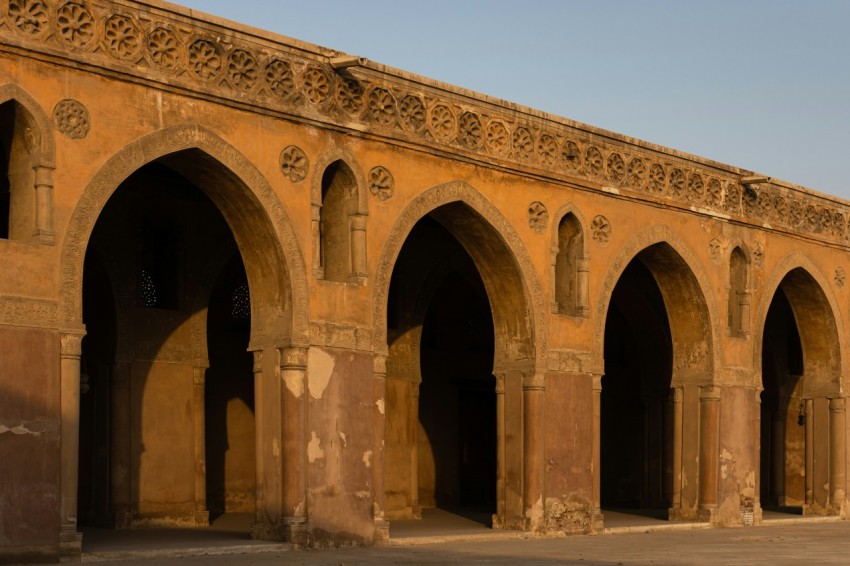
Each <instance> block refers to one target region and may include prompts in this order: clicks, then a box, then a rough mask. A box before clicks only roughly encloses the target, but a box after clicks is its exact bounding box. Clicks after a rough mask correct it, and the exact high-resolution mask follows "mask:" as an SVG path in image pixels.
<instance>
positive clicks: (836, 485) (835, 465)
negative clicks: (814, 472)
mask: <svg viewBox="0 0 850 566" xmlns="http://www.w3.org/2000/svg"><path fill="white" fill-rule="evenodd" d="M845 415H846V400H845V399H844V398H843V397H840V398H835V399H830V400H829V488H830V494H829V495H830V497H829V499H830V502H829V503H830V512H831V513H832V514H835V515H843V513H844V507H845V505H846V485H845V482H846V471H845V465H846V462H845V459H846V454H847V452H846V449H845V439H846V422H845Z"/></svg>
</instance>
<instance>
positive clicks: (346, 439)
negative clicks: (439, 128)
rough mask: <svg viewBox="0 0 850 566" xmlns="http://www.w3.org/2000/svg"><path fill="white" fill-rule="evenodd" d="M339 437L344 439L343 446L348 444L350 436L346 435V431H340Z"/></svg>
mask: <svg viewBox="0 0 850 566" xmlns="http://www.w3.org/2000/svg"><path fill="white" fill-rule="evenodd" d="M339 438H340V440H342V447H343V448H345V447H346V446H348V437H347V436H346V435H345V433H344V432H340V433H339Z"/></svg>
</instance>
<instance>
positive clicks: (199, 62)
mask: <svg viewBox="0 0 850 566" xmlns="http://www.w3.org/2000/svg"><path fill="white" fill-rule="evenodd" d="M221 67H222V62H221V55H219V53H218V49H217V48H216V45H215V43H213V42H212V41H208V40H206V39H198V40H195V41H194V42H192V44H191V45H189V69H190V70H191V71H192V72H193V73H195V75H196V76H197V77H198V78H199V79H201V80H203V81H209V80H211V79H214V78H215V77H216V75H218V73H219V72H220V71H221Z"/></svg>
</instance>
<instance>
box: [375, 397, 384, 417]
mask: <svg viewBox="0 0 850 566" xmlns="http://www.w3.org/2000/svg"><path fill="white" fill-rule="evenodd" d="M375 405H377V406H378V412H379V413H381V414H382V415H383V414H384V400H383V399H378V400H377V401H375Z"/></svg>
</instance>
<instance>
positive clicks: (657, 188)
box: [647, 163, 667, 195]
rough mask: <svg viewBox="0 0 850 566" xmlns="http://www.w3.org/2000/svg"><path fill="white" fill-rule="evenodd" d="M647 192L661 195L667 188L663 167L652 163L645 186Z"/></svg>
mask: <svg viewBox="0 0 850 566" xmlns="http://www.w3.org/2000/svg"><path fill="white" fill-rule="evenodd" d="M647 188H648V189H649V192H650V193H652V194H654V195H663V194H664V192H665V191H666V188H667V173H665V172H664V167H662V166H661V165H659V164H657V163H653V164H652V167H650V168H649V184H648V185H647Z"/></svg>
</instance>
